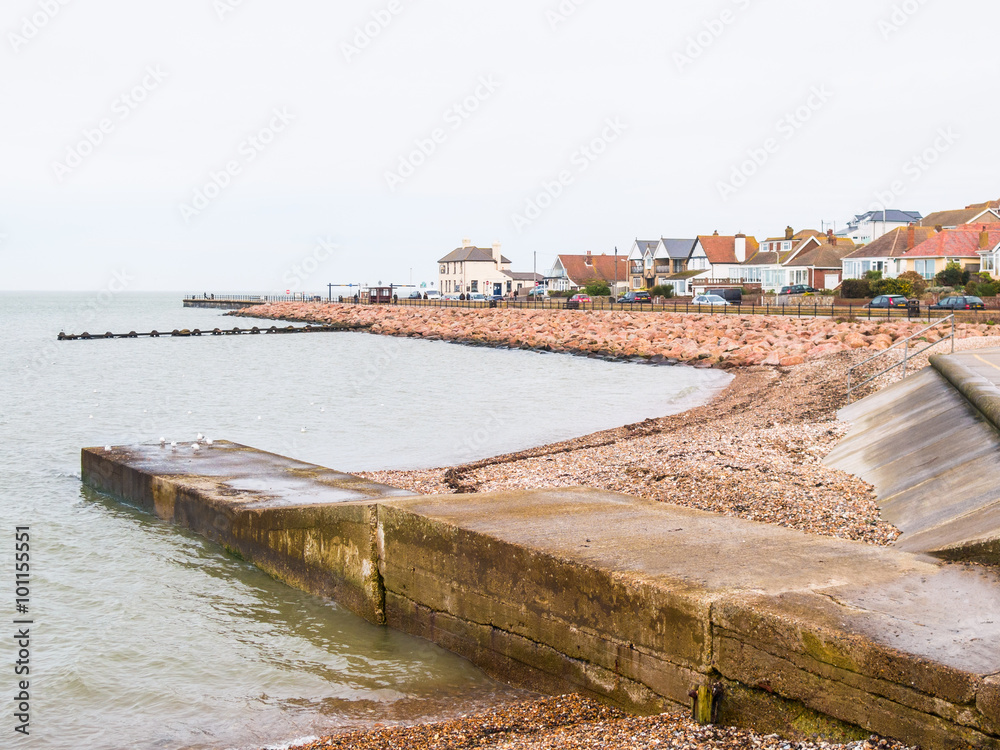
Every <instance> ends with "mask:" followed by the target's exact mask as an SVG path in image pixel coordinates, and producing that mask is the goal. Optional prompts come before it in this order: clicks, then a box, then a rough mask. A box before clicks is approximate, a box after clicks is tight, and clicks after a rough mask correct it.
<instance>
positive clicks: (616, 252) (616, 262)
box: [611, 245, 618, 308]
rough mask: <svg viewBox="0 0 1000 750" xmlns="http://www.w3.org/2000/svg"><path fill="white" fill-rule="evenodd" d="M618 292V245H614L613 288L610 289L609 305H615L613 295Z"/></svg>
mask: <svg viewBox="0 0 1000 750" xmlns="http://www.w3.org/2000/svg"><path fill="white" fill-rule="evenodd" d="M617 294H618V245H615V288H614V289H612V290H611V307H612V308H614V306H615V295H617Z"/></svg>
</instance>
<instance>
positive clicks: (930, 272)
mask: <svg viewBox="0 0 1000 750" xmlns="http://www.w3.org/2000/svg"><path fill="white" fill-rule="evenodd" d="M913 270H914V271H916V272H917V273H919V274H920V275H921V276H923V277H924V278H925V279H928V280H929V279H933V278H934V259H933V258H932V259H930V260H915V261H913Z"/></svg>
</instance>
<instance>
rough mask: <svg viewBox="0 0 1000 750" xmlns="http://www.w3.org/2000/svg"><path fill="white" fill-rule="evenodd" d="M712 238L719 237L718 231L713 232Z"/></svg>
mask: <svg viewBox="0 0 1000 750" xmlns="http://www.w3.org/2000/svg"><path fill="white" fill-rule="evenodd" d="M712 236H713V237H718V236H719V230H718V229H716V230H715V231H714V232H712Z"/></svg>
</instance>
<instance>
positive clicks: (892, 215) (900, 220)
mask: <svg viewBox="0 0 1000 750" xmlns="http://www.w3.org/2000/svg"><path fill="white" fill-rule="evenodd" d="M922 218H923V217H922V216H921V215H920V213H919V212H918V211H900V210H898V209H895V208H889V209H886V210H884V211H869V212H868V213H865V214H858V215H857V216H855V217H854V218H853V219H851V220H850V221H849V222H848V223H847V229H844V230H842V231H840V232H837V236H838V237H845V238H847V239H850V240H851V241H852V242H854V244H855V245H867V244H868V243H869V242H874V241H875V240H877V239H878V238H879V237H881V236H883V235H885V234H888V233H889V232H891V231H892V230H893V229H898V228H899V227H905V226H908V225H910V224H916V223H918V222H920V220H921V219H922Z"/></svg>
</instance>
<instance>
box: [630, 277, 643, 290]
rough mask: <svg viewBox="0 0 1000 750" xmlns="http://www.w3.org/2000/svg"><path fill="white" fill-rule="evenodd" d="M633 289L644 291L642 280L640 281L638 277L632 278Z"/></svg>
mask: <svg viewBox="0 0 1000 750" xmlns="http://www.w3.org/2000/svg"><path fill="white" fill-rule="evenodd" d="M632 288H633V289H642V279H640V278H639V277H638V276H633V277H632Z"/></svg>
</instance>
